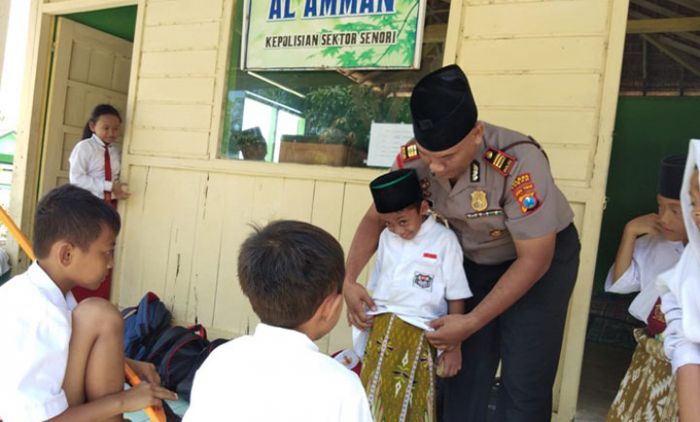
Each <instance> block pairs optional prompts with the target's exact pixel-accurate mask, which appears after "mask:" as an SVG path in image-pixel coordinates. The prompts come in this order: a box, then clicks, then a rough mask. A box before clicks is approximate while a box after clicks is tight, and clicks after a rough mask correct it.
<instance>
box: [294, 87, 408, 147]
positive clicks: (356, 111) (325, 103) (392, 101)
mask: <svg viewBox="0 0 700 422" xmlns="http://www.w3.org/2000/svg"><path fill="white" fill-rule="evenodd" d="M304 106H305V107H304V117H306V135H317V136H318V137H319V142H322V143H331V144H345V145H349V146H352V147H355V148H358V149H361V150H364V151H367V148H368V145H369V133H370V129H371V126H372V122H373V121H375V122H406V123H408V122H410V121H411V117H410V110H409V106H408V99H407V98H398V97H393V96H391V95H384V94H381V93H378V92H376V91H374V90H372V89H371V88H368V87H365V86H359V85H344V86H339V85H335V86H327V87H321V88H316V89H313V90H311V91H309V92H308V93H307V94H306V99H305V104H304Z"/></svg>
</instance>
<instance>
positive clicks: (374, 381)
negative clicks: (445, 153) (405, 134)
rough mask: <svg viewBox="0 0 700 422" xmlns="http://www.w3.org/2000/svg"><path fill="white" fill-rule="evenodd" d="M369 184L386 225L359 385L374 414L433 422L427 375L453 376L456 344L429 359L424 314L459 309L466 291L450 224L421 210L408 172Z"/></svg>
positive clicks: (423, 205) (430, 316)
mask: <svg viewBox="0 0 700 422" xmlns="http://www.w3.org/2000/svg"><path fill="white" fill-rule="evenodd" d="M370 190H371V191H372V197H373V198H374V205H375V207H376V209H377V211H378V212H379V216H380V218H381V220H382V221H383V222H384V224H385V226H386V229H385V230H383V231H382V233H381V234H380V236H379V245H378V247H377V255H376V263H375V266H374V271H373V272H372V275H371V277H370V280H369V283H368V286H367V287H368V290H369V291H370V292H371V295H372V301H373V304H374V309H371V310H369V311H368V315H374V319H373V325H372V328H371V329H370V332H369V339H368V341H367V346H366V351H365V352H364V358H363V365H362V374H361V379H362V384H363V385H364V386H365V390H366V391H367V396H368V398H369V401H370V406H371V408H372V412H373V415H374V417H375V419H376V420H387V421H404V420H425V421H434V420H436V419H435V418H436V412H435V375H436V373H437V375H439V376H441V377H451V376H454V375H455V374H457V372H458V371H459V370H460V368H461V364H462V355H461V348H459V347H456V348H454V349H452V350H449V351H445V352H443V353H442V354H441V355H440V356H439V358H437V357H436V351H435V349H434V348H433V347H432V346H431V345H430V344H429V343H428V341H427V339H426V338H425V332H426V331H432V328H430V326H429V324H428V323H429V322H430V321H432V320H435V319H438V318H440V317H442V316H444V315H446V314H448V313H450V314H458V315H461V314H463V313H464V299H466V298H469V297H471V296H472V292H471V290H470V289H469V285H468V283H467V277H466V275H465V273H464V268H463V266H462V261H463V253H462V248H461V247H460V244H459V241H458V240H457V236H456V235H455V234H454V232H453V231H452V230H450V229H448V228H447V227H445V226H443V225H442V224H440V223H438V222H437V221H435V219H434V218H433V217H430V216H428V203H427V201H425V200H424V199H423V195H422V192H421V187H420V184H419V182H418V177H417V176H416V172H415V170H413V169H404V170H396V171H393V172H390V173H387V174H385V175H382V176H380V177H378V178H376V179H375V180H373V181H372V182H371V183H370ZM351 322H353V321H351ZM358 337H360V336H356V338H358ZM357 349H358V351H359V352H360V353H362V349H363V347H362V346H359V347H357ZM435 361H437V363H435ZM436 368H437V369H436Z"/></svg>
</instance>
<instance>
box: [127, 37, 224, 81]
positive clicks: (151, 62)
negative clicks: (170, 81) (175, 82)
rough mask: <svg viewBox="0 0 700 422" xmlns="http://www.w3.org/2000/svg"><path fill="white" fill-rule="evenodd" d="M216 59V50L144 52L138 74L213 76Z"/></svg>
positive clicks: (153, 75)
mask: <svg viewBox="0 0 700 422" xmlns="http://www.w3.org/2000/svg"><path fill="white" fill-rule="evenodd" d="M147 30H148V28H146V31H145V32H148V31H147ZM216 59H217V52H216V50H202V51H166V52H145V53H143V57H142V58H141V69H140V72H139V74H140V76H150V77H176V76H188V77H189V76H214V75H215V74H216Z"/></svg>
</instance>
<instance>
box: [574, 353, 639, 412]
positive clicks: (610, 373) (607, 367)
mask: <svg viewBox="0 0 700 422" xmlns="http://www.w3.org/2000/svg"><path fill="white" fill-rule="evenodd" d="M631 358H632V351H631V350H627V349H622V348H619V347H613V346H609V345H604V344H598V343H592V342H586V350H585V351H584V355H583V366H582V370H581V386H580V388H579V394H578V409H577V411H576V422H600V421H604V420H605V416H606V415H607V413H608V409H609V408H610V404H611V403H612V401H613V399H614V398H615V394H616V393H617V389H618V387H619V385H620V381H621V380H622V377H623V376H624V375H625V371H627V367H628V366H629V363H630V359H631Z"/></svg>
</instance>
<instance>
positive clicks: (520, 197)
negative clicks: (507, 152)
mask: <svg viewBox="0 0 700 422" xmlns="http://www.w3.org/2000/svg"><path fill="white" fill-rule="evenodd" d="M511 188H512V190H511V192H512V193H513V197H514V198H515V199H516V200H517V201H518V203H520V212H522V213H523V214H527V213H528V212H530V211H534V210H536V209H537V208H538V207H539V206H540V203H541V201H540V198H539V197H538V196H537V190H536V189H535V182H534V181H533V180H532V175H531V174H530V173H523V174H519V175H518V176H516V177H515V179H514V180H513V183H512V184H511Z"/></svg>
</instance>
